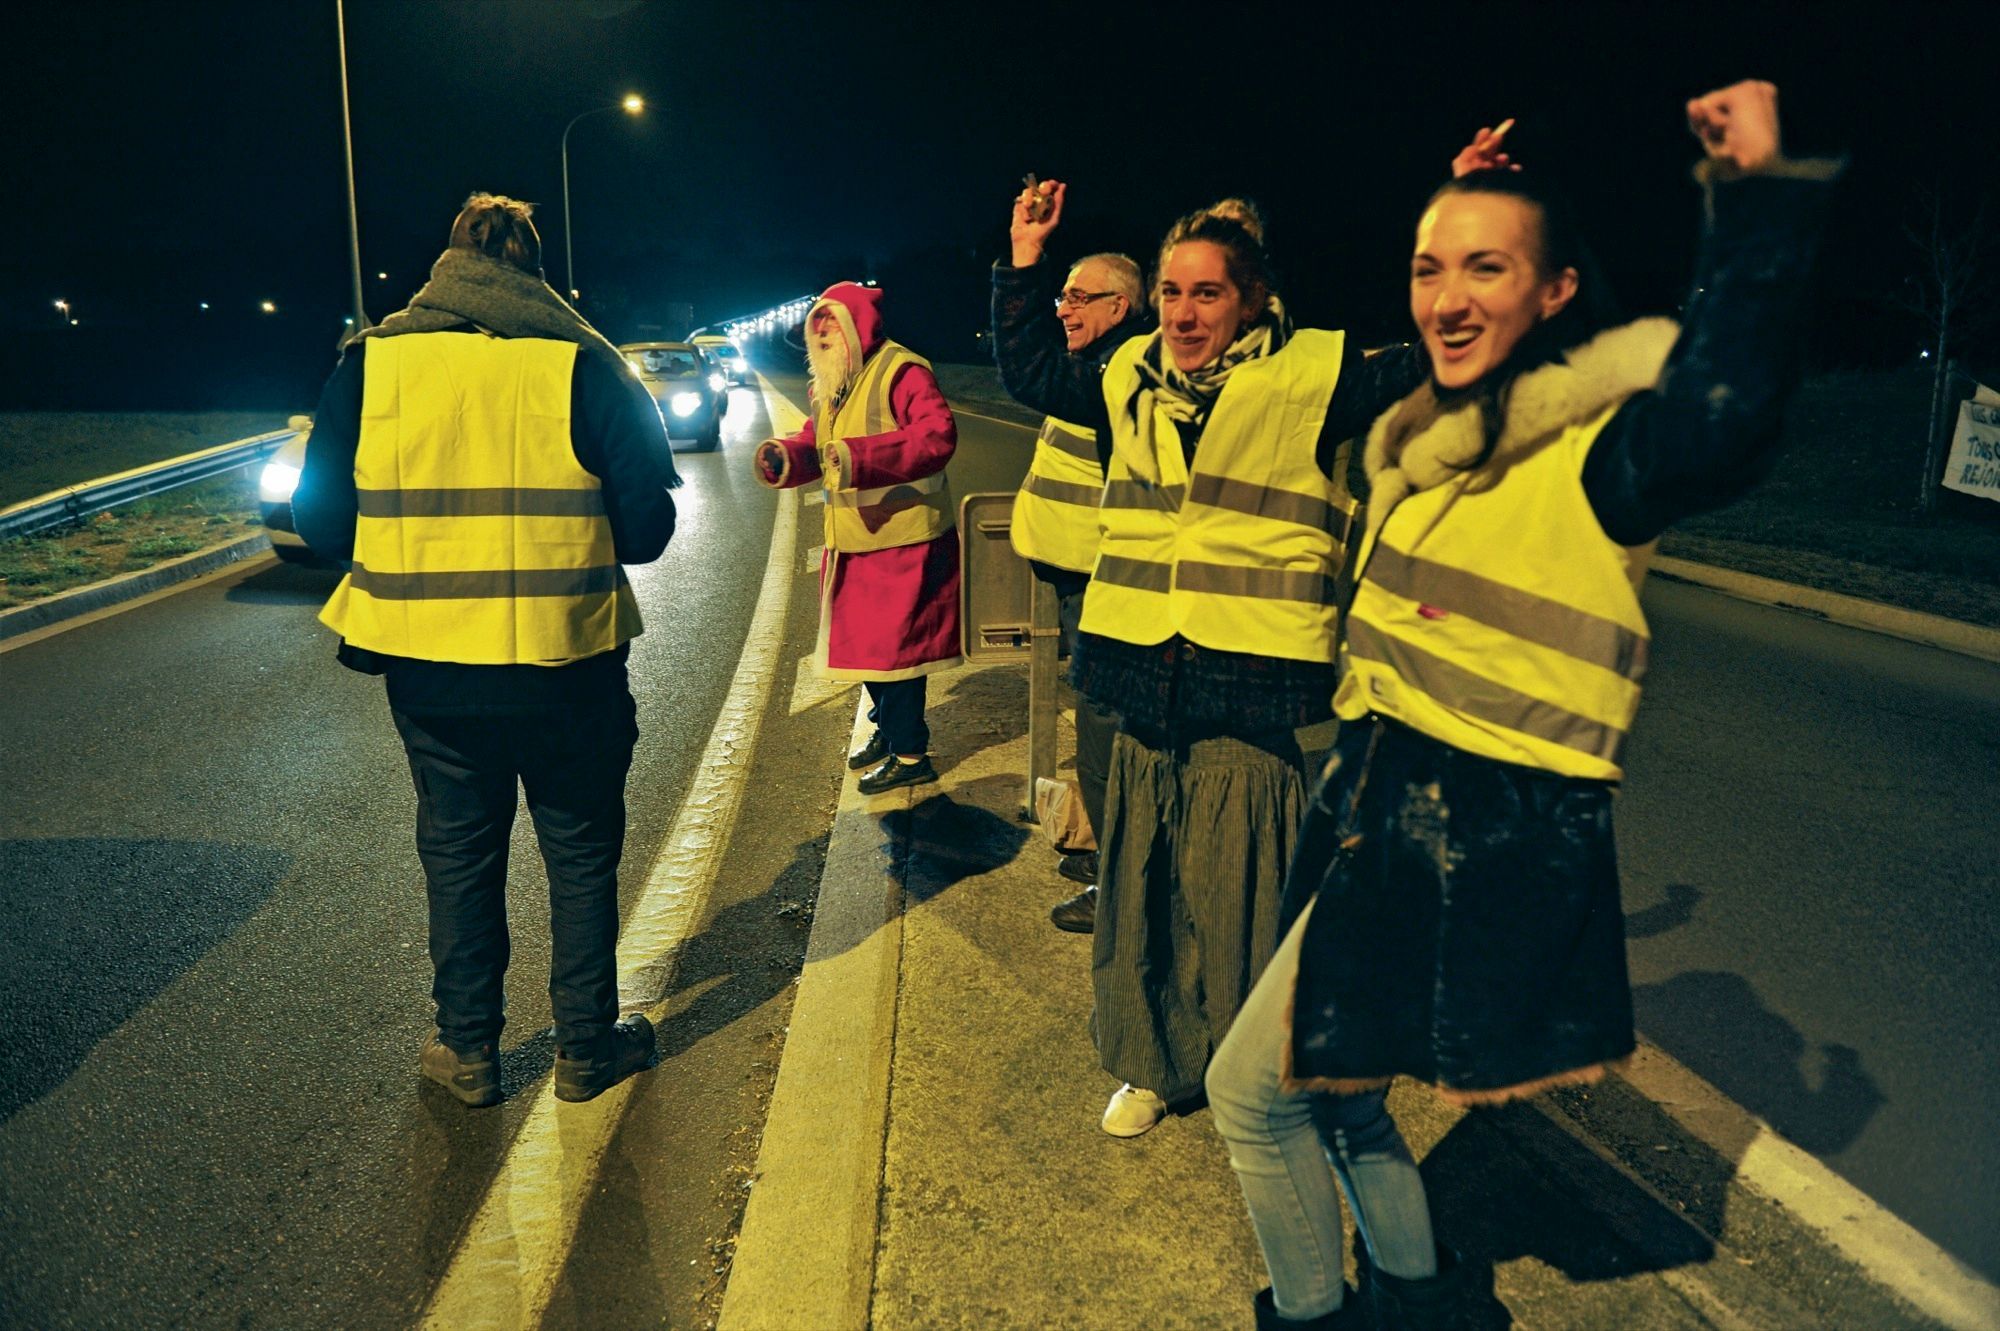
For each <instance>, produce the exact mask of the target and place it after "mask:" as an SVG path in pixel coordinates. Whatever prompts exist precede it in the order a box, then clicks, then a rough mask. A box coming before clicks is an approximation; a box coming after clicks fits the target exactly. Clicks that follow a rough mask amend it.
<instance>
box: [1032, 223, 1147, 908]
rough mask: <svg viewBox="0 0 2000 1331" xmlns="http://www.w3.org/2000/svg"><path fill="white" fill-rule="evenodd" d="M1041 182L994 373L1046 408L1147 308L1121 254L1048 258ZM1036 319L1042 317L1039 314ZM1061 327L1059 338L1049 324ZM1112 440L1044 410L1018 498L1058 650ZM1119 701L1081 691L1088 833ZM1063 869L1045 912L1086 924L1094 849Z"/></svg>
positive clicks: (1091, 544)
mask: <svg viewBox="0 0 2000 1331" xmlns="http://www.w3.org/2000/svg"><path fill="white" fill-rule="evenodd" d="M1049 197H1050V196H1049V192H1048V189H1047V187H1038V186H1032V185H1031V186H1030V187H1029V188H1027V189H1024V190H1022V191H1021V194H1020V197H1018V198H1017V199H1015V201H1014V216H1013V221H1012V224H1011V226H1010V227H1009V231H1008V235H1009V238H1010V241H1011V249H1012V252H1011V254H1010V255H1009V258H1010V261H1011V262H1009V263H996V264H994V265H993V328H994V336H995V351H996V353H997V355H998V359H999V362H1000V380H1001V382H1002V383H1003V384H1005V385H1006V388H1007V391H1008V393H1009V394H1011V395H1012V396H1013V397H1014V399H1015V400H1016V401H1018V402H1020V403H1022V404H1023V405H1024V406H1028V407H1032V408H1034V409H1035V410H1037V411H1046V410H1048V407H1047V405H1046V403H1047V400H1048V397H1049V387H1048V386H1049V385H1050V383H1051V382H1053V381H1055V380H1057V379H1060V378H1065V377H1068V378H1074V377H1078V376H1087V377H1089V378H1090V379H1091V380H1092V381H1093V382H1095V380H1096V378H1097V377H1098V376H1099V375H1101V374H1102V373H1103V371H1104V365H1105V363H1106V362H1107V361H1109V360H1110V359H1111V354H1112V353H1113V352H1114V351H1116V350H1118V348H1119V347H1120V346H1122V345H1123V344H1124V342H1125V340H1126V339H1127V338H1129V337H1136V336H1138V335H1139V334H1141V333H1143V332H1145V331H1147V329H1148V328H1149V327H1150V326H1151V324H1152V312H1151V310H1149V309H1148V308H1147V305H1146V302H1145V298H1144V294H1143V287H1142V284H1141V282H1140V276H1139V265H1138V264H1136V263H1134V262H1133V261H1132V260H1131V259H1129V258H1127V257H1126V256H1125V255H1123V254H1093V255H1090V256H1089V257H1087V258H1084V259H1082V260H1079V261H1078V262H1077V263H1076V265H1075V266H1074V267H1072V268H1070V269H1069V272H1068V275H1067V276H1066V277H1063V279H1062V285H1061V286H1060V287H1059V288H1058V287H1057V286H1056V285H1055V283H1056V280H1057V278H1058V276H1059V275H1061V274H1062V270H1061V269H1059V268H1057V267H1055V265H1053V264H1050V263H1047V262H1044V260H1043V253H1042V251H1043V246H1044V242H1045V241H1046V240H1047V238H1048V234H1049V227H1048V225H1047V212H1048V209H1047V204H1048V201H1049ZM1051 299H1053V301H1054V304H1055V314H1056V320H1057V324H1056V325H1049V324H1040V325H1039V327H1038V328H1037V329H1036V333H1037V336H1036V337H1035V338H1034V339H1033V341H1032V343H1031V344H1020V345H1016V344H1012V343H1010V344H1009V345H1007V346H1001V345H999V341H998V339H999V337H1000V336H1001V333H1000V330H1001V329H1002V328H1004V327H1009V326H1014V327H1018V326H1019V321H1018V320H1008V319H1004V318H1003V317H1002V316H1003V312H1004V311H1006V310H1008V309H1014V310H1019V309H1021V308H1023V307H1025V306H1026V305H1029V304H1032V303H1034V302H1036V301H1048V300H1051ZM1038 322H1039V321H1038ZM1057 326H1059V327H1060V328H1061V336H1060V337H1058V336H1057V333H1056V328H1057ZM1110 452H1111V441H1110V440H1109V439H1099V438H1098V437H1097V433H1096V431H1094V430H1090V429H1087V428H1085V427H1083V426H1079V425H1074V424H1071V423H1070V422H1068V421H1064V420H1061V419H1059V418H1057V417H1055V416H1053V415H1051V416H1048V417H1047V418H1046V419H1044V420H1043V421H1042V428H1041V432H1040V434H1038V435H1037V436H1036V438H1035V457H1034V461H1033V462H1032V463H1031V464H1030V465H1029V468H1028V475H1027V479H1026V480H1024V481H1022V483H1021V491H1020V494H1019V495H1017V496H1016V497H1015V500H1014V520H1013V543H1014V549H1015V550H1016V551H1018V552H1019V553H1020V554H1021V556H1022V557H1023V558H1025V559H1027V560H1028V563H1029V566H1030V567H1031V568H1032V569H1033V570H1034V572H1035V577H1036V578H1037V579H1038V580H1040V581H1042V582H1046V583H1048V584H1049V585H1050V586H1051V587H1053V588H1054V589H1055V593H1056V604H1057V606H1058V607H1059V610H1060V614H1061V622H1062V646H1063V650H1064V652H1065V653H1067V652H1068V651H1069V649H1070V648H1071V646H1073V645H1074V642H1075V638H1076V625H1077V620H1078V618H1079V617H1080V616H1081V615H1082V613H1083V592H1084V588H1085V587H1086V586H1088V585H1089V583H1090V570H1091V568H1092V566H1093V565H1094V564H1095V563H1096V562H1097V543H1098V526H1097V502H1098V499H1099V497H1100V496H1101V495H1102V493H1103V491H1104V468H1105V465H1106V462H1107V461H1108V459H1109V457H1110ZM1117 729H1118V717H1117V714H1116V713H1115V712H1112V711H1110V710H1109V709H1108V708H1105V707H1102V706H1100V705H1099V704H1097V703H1093V702H1091V701H1090V700H1089V699H1087V698H1085V697H1083V696H1082V695H1080V694H1079V695H1078V697H1077V700H1076V772H1077V784H1078V785H1080V786H1081V787H1082V789H1083V808H1084V813H1085V814H1086V815H1087V816H1088V817H1089V819H1090V826H1091V829H1092V831H1093V832H1096V831H1099V830H1101V829H1102V828H1103V826H1104V785H1105V778H1106V775H1107V773H1108V772H1109V770H1110V765H1111V737H1112V736H1113V735H1114V734H1115V733H1117ZM1059 871H1060V872H1061V873H1062V875H1063V876H1064V877H1065V878H1068V879H1071V880H1072V881H1074V882H1078V883H1081V884H1082V885H1083V890H1082V891H1080V892H1078V893H1077V894H1076V895H1075V896H1072V897H1070V898H1069V899H1068V900H1066V901H1063V902H1061V903H1060V904H1058V905H1057V906H1056V907H1055V908H1054V909H1053V910H1051V911H1050V912H1049V919H1050V921H1051V922H1052V923H1053V924H1054V925H1055V926H1056V927H1057V928H1058V929H1064V930H1068V931H1069V932H1071V933H1089V932H1091V930H1092V929H1093V928H1094V927H1095V919H1096V911H1097V852H1095V851H1090V852H1086V853H1080V854H1070V855H1065V856H1064V857H1063V860H1062V864H1061V866H1060V869H1059Z"/></svg>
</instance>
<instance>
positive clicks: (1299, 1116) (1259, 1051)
mask: <svg viewBox="0 0 2000 1331" xmlns="http://www.w3.org/2000/svg"><path fill="white" fill-rule="evenodd" d="M1311 914H1312V908H1311V907H1310V906H1309V907H1307V908H1306V910H1305V912H1304V913H1303V914H1302V915H1301V916H1300V917H1299V919H1298V921H1297V923H1295V924H1294V925H1293V926H1292V929H1291V932H1290V933H1288V934H1286V935H1285V940H1284V941H1283V942H1282V943H1280V944H1279V945H1278V950H1277V952H1276V954H1275V955H1273V956H1272V958H1271V964H1270V965H1269V966H1267V967H1265V969H1264V974H1263V976H1262V977H1261V978H1260V979H1259V980H1258V981H1257V984H1256V987H1255V988H1253V989H1252V990H1251V991H1250V996H1249V998H1247V999H1245V1000H1244V1003H1243V1007H1242V1009H1241V1010H1240V1011H1239V1012H1238V1013H1237V1014H1236V1022H1235V1024H1234V1025H1232V1026H1231V1027H1230V1028H1229V1034H1228V1036H1227V1037H1226V1038H1225V1039H1224V1040H1223V1042H1222V1047H1221V1048H1219V1049H1217V1050H1216V1051H1215V1058H1214V1060H1213V1061H1212V1062H1211V1063H1210V1064H1209V1068H1208V1078H1207V1085H1208V1103H1209V1108H1210V1109H1212V1110H1213V1111H1214V1113H1215V1126H1216V1130H1217V1131H1218V1132H1220V1133H1221V1134H1222V1139H1223V1140H1224V1141H1225V1142H1227V1143H1228V1144H1229V1163H1230V1166H1231V1167H1232V1168H1234V1169H1235V1170H1236V1181H1237V1183H1238V1184H1239V1185H1240V1186H1241V1187H1242V1189H1243V1200H1244V1202H1245V1204H1246V1205H1248V1207H1249V1209H1250V1223H1251V1224H1252V1225H1253V1226H1255V1227H1256V1230H1257V1244H1258V1246H1259V1247H1261V1248H1262V1249H1263V1250H1264V1265H1265V1266H1266V1267H1268V1268H1269V1269H1270V1272H1271V1297H1272V1301H1273V1302H1274V1303H1275V1304H1276V1305H1277V1309H1278V1315H1279V1316H1280V1317H1285V1318H1290V1319H1293V1320H1297V1321H1309V1320H1311V1319H1312V1318H1315V1317H1323V1316H1325V1315H1326V1314H1327V1313H1330V1312H1332V1311H1333V1310H1334V1309H1336V1308H1338V1307H1339V1306H1340V1303H1341V1299H1342V1298H1343V1296H1344V1295H1345V1293H1346V1284H1345V1281H1344V1278H1343V1276H1342V1274H1341V1252H1340V1200H1339V1192H1336V1191H1335V1189H1334V1181H1335V1179H1336V1177H1337V1178H1338V1180H1339V1183H1340V1191H1341V1192H1345V1193H1346V1194H1347V1204H1348V1205H1349V1206H1350V1207H1352V1208H1353V1210H1354V1223H1355V1225H1356V1226H1357V1227H1358V1228H1359V1229H1360V1230H1361V1237H1362V1239H1363V1241H1364V1242H1366V1243H1367V1245H1368V1254H1369V1258H1370V1260H1371V1261H1373V1262H1374V1263H1375V1265H1377V1266H1378V1267H1380V1268H1381V1269H1382V1270H1383V1271H1384V1272H1386V1273H1387V1274H1389V1275H1393V1276H1402V1277H1405V1278H1407V1279H1413V1280H1414V1279H1421V1278H1423V1277H1426V1276H1431V1275H1435V1274H1436V1273H1437V1250H1436V1247H1435V1244H1434V1242H1433V1240H1432V1238H1431V1215H1430V1205H1429V1203H1428V1202H1427V1201H1426V1200H1425V1197H1424V1183H1423V1179H1422V1177H1421V1176H1419V1175H1418V1173H1417V1165H1416V1162H1415V1161H1414V1160H1412V1159H1411V1158H1410V1149H1409V1147H1407V1146H1405V1145H1404V1144H1403V1138H1402V1136H1401V1135H1400V1134H1399V1133H1398V1132H1397V1131H1396V1125H1395V1123H1394V1122H1393V1121H1392V1120H1391V1119H1390V1118H1389V1115H1388V1111H1387V1110H1386V1109H1384V1108H1383V1101H1384V1100H1385V1099H1386V1098H1387V1093H1386V1092H1384V1091H1369V1092H1366V1093H1363V1094H1360V1095H1327V1094H1324V1093H1320V1092H1315V1091H1287V1090H1285V1089H1283V1087H1281V1086H1280V1085H1279V1083H1278V1068H1279V1057H1280V1055H1281V1054H1282V1053H1283V1050H1284V1043H1285V1040H1286V1039H1287V1038H1288V1037H1289V1033H1290V1032H1289V1027H1290V1023H1289V1022H1288V1021H1287V1020H1286V1018H1285V1009H1286V1006H1287V1004H1289V1003H1290V1001H1291V996H1292V981H1293V978H1294V977H1295V976H1296V975H1297V974H1298V968H1299V942H1300V939H1301V937H1302V936H1303V935H1304V932H1305V922H1306V920H1307V919H1308V918H1310V916H1311ZM1329 1164H1331V1165H1332V1168H1331V1169H1329V1168H1328V1165H1329Z"/></svg>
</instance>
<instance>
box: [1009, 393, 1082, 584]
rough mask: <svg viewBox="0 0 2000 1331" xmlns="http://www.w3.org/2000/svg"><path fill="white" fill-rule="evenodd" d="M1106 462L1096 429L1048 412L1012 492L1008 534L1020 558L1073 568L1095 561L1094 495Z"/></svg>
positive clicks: (1080, 569) (1076, 568) (1080, 571)
mask: <svg viewBox="0 0 2000 1331" xmlns="http://www.w3.org/2000/svg"><path fill="white" fill-rule="evenodd" d="M1103 493H1104V468H1103V466H1102V465H1101V464H1100V463H1099V462H1098V460H1097V432H1096V431H1095V430H1086V429H1084V428H1082V427H1081V426H1077V425H1072V424H1070V423H1069V422H1068V421H1064V420H1058V419H1056V418H1055V417H1054V416H1050V417H1048V418H1047V419H1045V420H1044V421H1043V422H1042V431H1041V433H1040V434H1039V435H1038V436H1036V439H1035V456H1034V460H1033V461H1032V462H1030V463H1029V464H1028V475H1027V479H1026V480H1024V481H1022V482H1021V490H1020V493H1019V494H1017V495H1015V496H1014V518H1013V521H1012V523H1011V531H1010V539H1011V540H1012V542H1013V546H1014V550H1015V552H1016V553H1017V554H1019V555H1020V556H1021V557H1022V558H1024V559H1036V560H1040V561H1041V562H1042V563H1044V564H1053V565H1054V566H1055V567H1057V568H1066V569H1070V570H1072V571H1073V572H1077V573H1088V572H1090V566H1091V565H1092V564H1094V563H1096V562H1097V501H1098V498H1099V497H1100V496H1101V495H1103Z"/></svg>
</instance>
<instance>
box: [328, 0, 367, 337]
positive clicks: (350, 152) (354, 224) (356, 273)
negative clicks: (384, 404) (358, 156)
mask: <svg viewBox="0 0 2000 1331" xmlns="http://www.w3.org/2000/svg"><path fill="white" fill-rule="evenodd" d="M333 18H334V28H335V33H336V35H337V37H338V38H339V43H340V134H341V140H342V142H343V143H345V144H346V147H347V264H348V272H349V273H350V275H351V276H352V277H353V280H354V319H353V324H354V327H355V329H356V331H359V330H361V329H363V328H366V327H368V311H367V310H366V309H364V308H362V304H361V222H360V220H359V217H358V216H357V209H356V208H355V206H354V116H353V112H352V111H350V110H349V108H348V101H347V6H346V5H345V3H343V0H334V4H333Z"/></svg>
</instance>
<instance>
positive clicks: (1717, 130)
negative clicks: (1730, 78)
mask: <svg viewBox="0 0 2000 1331" xmlns="http://www.w3.org/2000/svg"><path fill="white" fill-rule="evenodd" d="M1687 118H1688V128H1689V129H1691V130H1693V131H1694V136H1695V137H1696V138H1697V139H1700V140H1701V146H1702V150H1703V151H1704V152H1706V153H1707V154H1708V155H1709V156H1710V157H1711V158H1713V159H1714V160H1715V161H1717V162H1719V163H1721V164H1723V165H1725V166H1727V167H1730V168H1731V169H1733V170H1734V171H1736V172H1738V173H1749V172H1753V171H1761V170H1763V169H1765V168H1766V167H1768V166H1769V165H1770V164H1771V163H1772V162H1774V161H1776V160H1777V158H1778V89H1777V86H1776V85H1775V84H1770V83H1765V82H1763V81H1762V80H1760V79H1745V80H1744V81H1743V82H1741V83H1732V84H1731V85H1730V86H1728V87H1727V88H1719V89H1717V90H1716V91H1714V92H1711V93H1707V94H1705V95H1703V96H1700V97H1696V98H1694V99H1693V100H1692V101H1690V102H1689V103H1688V104H1687Z"/></svg>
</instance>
